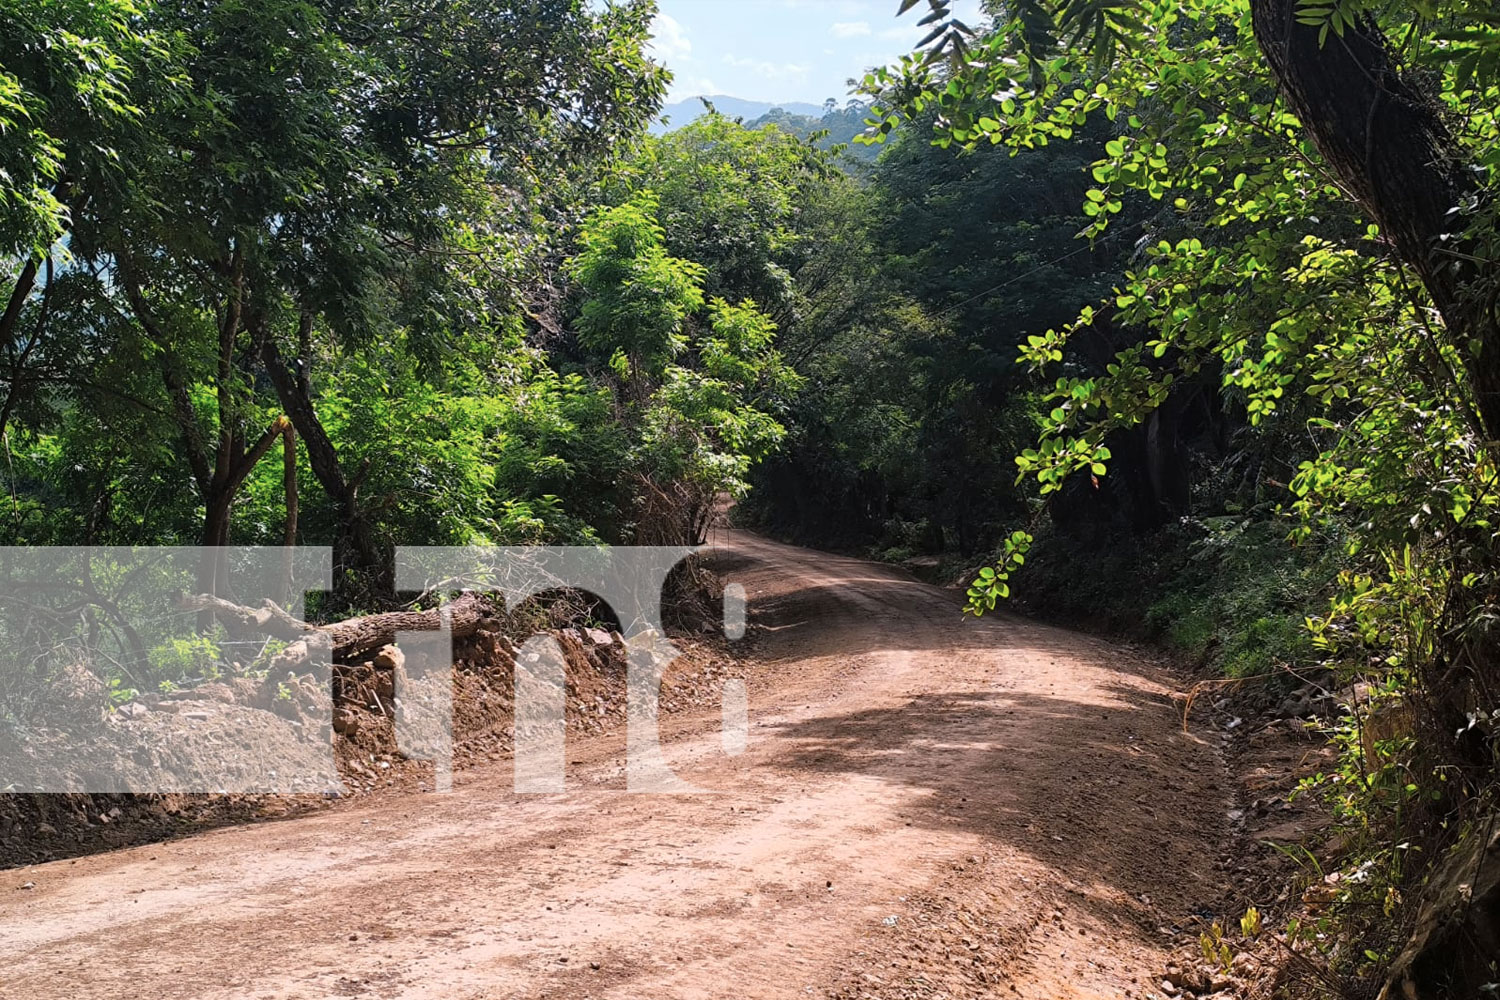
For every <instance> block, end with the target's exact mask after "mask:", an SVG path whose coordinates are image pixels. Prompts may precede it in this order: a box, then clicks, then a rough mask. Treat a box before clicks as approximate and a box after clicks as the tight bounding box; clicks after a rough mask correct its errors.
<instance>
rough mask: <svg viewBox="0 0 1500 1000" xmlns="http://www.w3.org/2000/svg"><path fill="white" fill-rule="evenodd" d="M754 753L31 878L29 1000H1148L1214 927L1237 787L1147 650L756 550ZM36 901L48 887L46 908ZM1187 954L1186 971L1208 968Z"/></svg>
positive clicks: (697, 736)
mask: <svg viewBox="0 0 1500 1000" xmlns="http://www.w3.org/2000/svg"><path fill="white" fill-rule="evenodd" d="M721 544H723V545H724V547H725V552H724V559H725V562H726V565H727V566H728V567H729V570H730V573H729V575H730V578H731V579H733V580H738V581H739V582H741V583H742V584H744V586H745V588H746V590H747V592H748V594H749V598H750V611H751V622H752V638H751V640H750V642H751V644H752V646H753V649H754V656H755V657H756V659H757V661H758V662H757V665H756V667H755V669H754V670H752V672H751V673H750V675H749V681H748V683H749V689H750V706H751V709H750V725H751V730H750V739H749V746H748V749H747V750H746V751H745V752H744V753H743V754H742V755H740V756H737V757H730V756H726V755H725V754H724V753H723V752H722V750H721V749H720V740H719V735H718V728H717V727H718V718H717V713H713V714H712V715H702V716H697V717H682V718H677V719H674V720H672V721H671V722H669V723H668V724H667V725H665V726H664V743H665V744H666V756H667V758H668V760H669V761H670V763H671V764H672V765H673V766H674V768H675V769H676V771H677V772H678V773H679V774H680V775H681V776H682V777H684V778H685V779H687V780H689V781H691V782H694V783H696V784H698V785H700V786H706V787H708V788H711V789H714V790H715V791H713V792H711V793H708V794H698V795H640V794H627V793H626V792H624V791H623V790H622V787H621V785H622V783H621V780H620V775H621V769H620V761H619V759H618V755H617V753H616V750H617V742H610V741H603V740H601V741H598V743H597V745H594V744H588V743H579V744H578V745H576V746H574V747H570V749H569V755H568V756H569V762H570V767H569V774H568V780H569V789H570V790H569V792H568V793H567V794H565V795H557V796H535V795H532V796H517V795H514V794H512V793H511V792H510V790H509V789H510V773H509V768H508V767H506V766H503V765H494V766H491V767H488V768H484V769H478V770H471V771H468V772H464V773H461V774H459V775H458V776H457V778H456V780H455V789H454V791H453V792H452V793H451V794H446V795H438V794H421V795H409V796H401V797H392V798H387V799H384V800H378V801H374V802H370V803H366V804H362V805H356V806H351V807H348V808H341V809H335V810H331V811H329V812H326V813H322V814H319V815H314V816H307V817H303V818H299V819H293V820H287V821H283V822H274V823H264V824H259V825H254V826H246V827H234V828H227V829H222V830H218V831H214V832H211V833H207V834H204V835H202V836H198V837H194V838H191V839H186V840H181V841H177V842H174V843H168V844H158V845H150V846H145V847H140V848H132V849H129V850H123V851H118V852H115V853H112V854H107V855H102V856H96V857H92V858H85V859H80V860H77V861H72V862H69V861H62V862H56V863H52V864H48V865H42V866H37V867H34V868H30V869H27V870H24V871H12V872H7V873H4V876H3V877H4V879H5V880H7V881H8V882H9V883H11V884H6V883H5V882H0V956H3V959H0V997H4V998H5V1000H20V998H28V1000H41V998H53V997H56V998H69V1000H88V998H96V997H97V998H105V997H108V998H110V1000H121V998H152V1000H158V998H177V997H194V998H197V997H215V998H225V1000H251V998H273V997H274V998H291V997H298V998H325V997H343V996H350V997H370V998H384V997H403V998H413V1000H416V998H438V997H441V998H481V997H483V998H509V997H518V998H519V997H559V998H562V997H567V998H578V997H596V998H627V997H629V998H659V997H673V998H676V997H683V998H687V997H731V996H733V997H752V998H760V997H793V996H796V997H804V996H816V997H826V996H836V997H846V996H847V997H867V996H868V997H877V998H895V997H940V996H947V997H969V996H975V997H977V996H986V995H999V996H1007V995H1009V996H1020V997H1033V998H1039V1000H1040V998H1045V1000H1058V998H1064V997H1110V998H1115V997H1120V996H1131V995H1134V996H1145V995H1147V993H1149V992H1151V991H1153V990H1154V989H1155V988H1156V986H1157V984H1158V983H1159V981H1160V976H1161V970H1162V968H1163V966H1164V963H1165V962H1166V961H1168V960H1169V957H1170V952H1171V948H1172V938H1171V933H1172V932H1173V930H1174V927H1173V925H1174V924H1176V925H1180V927H1181V928H1183V929H1184V930H1186V928H1187V926H1188V921H1189V920H1190V919H1191V915H1192V914H1193V913H1194V912H1197V911H1203V910H1204V909H1205V908H1206V907H1211V906H1212V905H1213V900H1214V899H1215V898H1216V894H1217V892H1218V890H1217V888H1216V886H1215V884H1214V879H1213V877H1212V876H1213V864H1214V859H1215V857H1216V845H1217V843H1218V836H1219V833H1220V828H1221V823H1222V817H1223V813H1224V809H1225V802H1224V798H1225V793H1224V791H1222V786H1224V785H1225V782H1224V779H1223V777H1222V774H1221V772H1220V770H1219V763H1218V758H1217V755H1216V753H1215V751H1214V749H1213V747H1212V746H1210V745H1208V743H1207V742H1204V741H1200V740H1198V739H1196V738H1194V737H1192V736H1189V735H1185V734H1183V733H1182V732H1181V731H1180V726H1179V724H1178V720H1177V717H1176V715H1175V714H1174V711H1173V709H1172V706H1171V703H1170V701H1169V699H1168V690H1169V689H1168V687H1167V686H1166V684H1165V679H1164V678H1162V677H1160V676H1158V675H1157V673H1156V669H1155V668H1153V667H1151V666H1149V665H1143V664H1140V663H1138V662H1134V661H1133V660H1132V659H1131V658H1130V657H1129V655H1128V654H1126V653H1124V652H1122V651H1121V650H1120V649H1119V648H1117V647H1114V646H1112V645H1110V644H1107V643H1104V642H1100V641H1097V640H1093V639H1089V638H1086V637H1080V636H1078V635H1075V634H1072V633H1069V632H1066V631H1061V630H1058V629H1053V628H1048V627H1046V626H1042V625H1038V624H1034V623H1031V622H1027V621H1023V620H1021V619H1018V618H1013V617H1008V616H1003V615H1002V616H997V617H994V618H989V619H986V620H984V621H981V622H975V621H972V620H970V621H965V620H963V619H962V618H960V616H959V614H958V600H957V598H956V597H955V596H954V595H953V594H951V593H949V592H947V591H944V590H941V589H938V588H934V587H929V586H926V585H924V584H921V583H917V582H915V581H913V580H911V579H910V578H908V577H907V576H905V575H904V574H901V573H899V572H897V571H894V570H892V569H889V568H886V567H882V566H879V565H876V564H872V563H867V562H862V561H859V560H855V559H847V558H841V557H836V556H830V555H826V554H823V553H817V552H811V551H807V550H803V549H797V548H792V547H789V546H784V545H779V544H775V543H772V542H768V541H765V540H763V539H759V538H756V537H754V536H751V535H746V534H739V533H731V534H730V535H728V536H726V537H725V538H724V539H721ZM23 882H33V883H34V887H32V888H28V889H25V890H22V889H20V888H18V887H19V886H20V885H21V884H22V883H23ZM1178 943H1179V945H1180V944H1181V939H1180V940H1179V942H1178Z"/></svg>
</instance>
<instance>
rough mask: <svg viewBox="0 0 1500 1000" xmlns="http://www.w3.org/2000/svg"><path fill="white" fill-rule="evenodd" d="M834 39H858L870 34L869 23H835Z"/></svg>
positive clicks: (833, 29)
mask: <svg viewBox="0 0 1500 1000" xmlns="http://www.w3.org/2000/svg"><path fill="white" fill-rule="evenodd" d="M832 31H833V37H834V38H858V37H860V36H861V35H868V34H869V33H870V22H869V21H835V22H834V23H833V28H832Z"/></svg>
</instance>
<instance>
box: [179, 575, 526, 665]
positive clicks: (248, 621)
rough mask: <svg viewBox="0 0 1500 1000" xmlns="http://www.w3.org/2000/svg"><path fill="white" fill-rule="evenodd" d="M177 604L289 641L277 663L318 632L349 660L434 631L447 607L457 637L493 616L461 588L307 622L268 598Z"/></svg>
mask: <svg viewBox="0 0 1500 1000" xmlns="http://www.w3.org/2000/svg"><path fill="white" fill-rule="evenodd" d="M177 606H178V608H179V609H181V610H183V611H198V612H205V611H207V612H212V613H213V614H214V615H215V617H217V618H218V619H219V620H220V621H222V622H224V623H225V624H226V625H227V626H229V627H230V628H231V630H232V631H233V632H234V633H235V634H236V635H240V636H244V637H247V638H256V639H262V638H267V637H269V638H273V639H282V640H286V641H289V642H291V643H292V645H291V646H289V647H288V648H287V649H286V650H285V651H284V652H283V653H282V654H281V656H280V657H279V663H281V664H283V665H286V664H295V663H299V662H302V661H305V660H306V659H307V656H308V650H307V643H308V642H309V641H310V640H315V639H317V638H319V637H324V636H326V637H327V641H328V642H329V643H330V644H331V645H332V647H333V658H334V660H335V661H337V662H340V663H347V662H352V661H354V660H356V659H358V658H359V657H360V656H363V655H364V654H366V653H371V652H374V651H375V650H377V649H379V648H380V647H382V646H386V645H389V644H391V643H393V642H395V641H396V635H397V633H399V632H434V631H437V630H438V629H439V628H441V627H442V624H443V616H444V613H445V612H446V614H447V617H448V621H449V623H450V624H451V627H452V631H453V637H454V638H455V639H461V638H464V637H466V636H470V635H473V634H474V633H476V632H478V631H479V629H480V628H481V627H482V626H483V625H484V624H485V623H487V622H491V621H494V620H495V619H496V617H497V615H496V610H495V606H494V605H493V604H492V603H491V602H490V600H489V599H488V598H486V597H485V596H484V595H482V594H475V593H465V594H463V595H461V596H460V597H459V598H458V599H457V600H454V601H451V602H449V603H448V604H446V605H444V606H443V607H442V608H434V609H432V610H431V611H386V612H382V613H380V614H375V615H363V616H361V617H359V618H350V619H347V620H346V621H341V622H334V623H333V624H332V625H311V624H308V623H307V622H304V621H301V620H299V619H297V618H295V617H293V616H292V615H290V614H288V613H287V612H286V611H284V610H283V609H282V608H281V607H280V605H278V604H276V603H275V602H274V601H269V600H268V601H265V602H263V603H262V604H261V606H260V607H258V608H248V607H244V606H242V605H239V604H235V603H233V602H231V601H226V600H224V599H223V598H221V597H215V596H214V595H212V594H184V595H182V596H181V597H179V598H178V599H177Z"/></svg>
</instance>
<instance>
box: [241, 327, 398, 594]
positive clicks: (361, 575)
mask: <svg viewBox="0 0 1500 1000" xmlns="http://www.w3.org/2000/svg"><path fill="white" fill-rule="evenodd" d="M253 322H255V323H261V322H263V318H262V317H260V316H256V317H255V318H254V320H253ZM302 322H303V333H304V338H305V334H306V328H307V327H308V326H309V325H310V323H311V318H310V317H308V316H304V317H303V320H302ZM257 340H258V341H259V342H260V344H261V360H262V361H264V362H265V365H266V372H267V374H269V375H270V377H271V384H272V385H274V386H275V387H276V395H277V397H278V398H279V399H280V400H281V405H282V406H283V407H284V408H285V409H286V412H287V415H288V416H289V417H290V418H291V421H292V425H293V426H294V427H296V428H297V433H298V434H299V435H301V437H302V443H303V447H305V448H306V449H307V462H308V465H310V466H311V467H312V471H313V475H314V476H316V477H317V480H318V483H319V485H321V486H322V487H323V492H325V493H327V494H328V498H329V499H330V500H332V501H333V505H334V510H335V512H336V514H337V516H338V525H339V536H338V538H337V540H336V542H335V546H334V587H335V590H336V591H337V592H338V593H340V594H341V595H342V597H343V598H344V599H345V600H351V599H355V598H360V599H363V598H374V599H377V600H385V599H391V598H394V596H395V574H394V571H393V569H392V567H391V566H390V560H389V559H388V558H387V557H386V553H385V551H384V549H383V547H382V546H381V545H380V544H379V542H378V541H377V540H376V537H375V532H374V529H373V527H372V526H371V525H370V522H369V520H368V519H367V518H366V517H365V516H364V512H363V511H362V510H361V508H360V504H359V486H360V482H361V480H363V478H364V473H365V469H364V468H361V469H360V470H359V471H357V472H356V473H355V474H354V475H353V476H352V477H351V476H346V475H345V474H344V469H343V466H342V465H341V464H340V462H339V456H338V450H337V449H336V448H335V447H334V445H333V441H331V440H330V439H329V437H328V432H327V431H326V430H324V429H323V423H322V421H320V420H319V419H318V413H317V410H316V409H315V408H314V407H313V401H312V383H311V380H310V379H309V378H308V376H307V368H308V360H309V359H308V358H306V357H303V358H299V359H298V362H299V363H298V371H297V373H296V374H293V373H292V371H291V369H289V368H288V367H287V364H286V361H285V360H284V359H283V358H282V356H281V352H280V350H279V349H278V348H277V346H276V340H275V338H274V337H271V336H264V335H261V334H257ZM305 353H306V352H305V349H304V354H305ZM350 574H352V575H353V577H354V579H355V581H356V582H355V584H354V589H355V591H356V592H354V593H351V591H350V586H349V582H348V581H347V579H346V577H348V576H349V575H350Z"/></svg>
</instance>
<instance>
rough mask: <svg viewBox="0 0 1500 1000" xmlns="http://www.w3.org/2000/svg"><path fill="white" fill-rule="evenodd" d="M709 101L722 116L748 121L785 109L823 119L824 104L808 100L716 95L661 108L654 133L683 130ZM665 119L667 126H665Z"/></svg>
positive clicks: (694, 98)
mask: <svg viewBox="0 0 1500 1000" xmlns="http://www.w3.org/2000/svg"><path fill="white" fill-rule="evenodd" d="M705 100H707V101H708V102H709V103H710V104H712V105H713V106H714V108H715V109H716V110H717V111H718V112H719V114H721V115H728V116H729V117H730V118H743V119H745V120H746V121H747V122H748V121H749V120H750V119H752V118H759V117H760V116H761V115H763V114H765V113H766V112H768V111H770V110H772V109H773V108H781V109H782V110H783V111H787V112H790V113H791V114H794V115H809V116H811V117H813V118H821V117H822V116H823V105H821V104H808V103H806V102H805V101H784V102H780V103H775V102H772V101H747V100H745V99H744V98H743V97H730V96H729V95H727V94H714V95H712V96H711V97H689V98H687V99H686V100H682V101H676V102H674V103H672V104H668V105H666V106H664V107H663V108H662V109H661V114H660V115H658V116H657V117H656V120H655V121H653V122H652V123H651V131H652V132H654V133H656V134H657V135H660V134H661V133H663V132H665V131H667V130H668V129H673V128H681V127H682V126H684V125H686V124H687V123H688V122H690V121H692V120H693V119H694V118H697V117H698V116H699V115H701V114H703V113H704V111H705V110H706V109H705V108H704V107H703V102H704V101H705ZM664 120H665V124H664V123H663V122H664Z"/></svg>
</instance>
